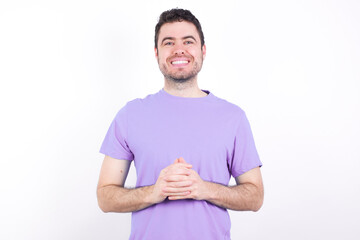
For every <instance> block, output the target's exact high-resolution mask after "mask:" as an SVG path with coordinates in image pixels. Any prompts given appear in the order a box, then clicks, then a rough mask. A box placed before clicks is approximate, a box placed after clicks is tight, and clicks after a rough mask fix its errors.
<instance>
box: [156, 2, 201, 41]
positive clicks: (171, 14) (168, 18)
mask: <svg viewBox="0 0 360 240" xmlns="http://www.w3.org/2000/svg"><path fill="white" fill-rule="evenodd" d="M176 21H178V22H181V21H187V22H190V23H192V24H194V25H195V27H196V30H197V31H198V33H199V36H200V40H201V47H202V46H204V44H205V39H204V33H203V32H202V29H201V25H200V22H199V20H198V19H197V18H196V17H195V16H194V15H193V14H192V13H191V12H190V11H189V10H186V9H180V8H173V9H170V10H167V11H165V12H163V13H162V14H161V15H160V17H159V22H158V23H157V24H156V26H155V48H157V47H158V40H159V32H160V28H161V26H162V25H164V24H165V23H172V22H176Z"/></svg>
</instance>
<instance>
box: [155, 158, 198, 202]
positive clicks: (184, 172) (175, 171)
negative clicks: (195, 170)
mask: <svg viewBox="0 0 360 240" xmlns="http://www.w3.org/2000/svg"><path fill="white" fill-rule="evenodd" d="M191 168H192V165H191V164H188V163H186V162H185V160H184V159H183V158H180V159H179V158H178V159H176V160H175V162H174V163H173V164H171V165H169V166H167V167H166V168H164V169H162V170H161V172H160V174H159V177H158V179H157V181H156V183H155V185H153V186H152V190H151V199H152V200H151V202H153V203H159V202H162V201H164V200H165V199H166V197H168V195H167V193H166V191H165V190H166V189H171V188H173V187H182V186H184V184H185V183H183V182H182V180H184V179H185V177H186V176H188V175H190V169H191ZM168 179H177V182H176V183H174V182H173V181H168ZM186 194H189V192H181V191H177V192H176V193H173V194H172V195H173V196H176V195H186Z"/></svg>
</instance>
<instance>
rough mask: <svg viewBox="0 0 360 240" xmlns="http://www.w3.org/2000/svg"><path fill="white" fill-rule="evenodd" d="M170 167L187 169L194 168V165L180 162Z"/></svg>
mask: <svg viewBox="0 0 360 240" xmlns="http://www.w3.org/2000/svg"><path fill="white" fill-rule="evenodd" d="M170 166H173V167H185V168H189V169H190V168H192V165H191V164H189V163H187V162H178V163H175V164H172V165H170Z"/></svg>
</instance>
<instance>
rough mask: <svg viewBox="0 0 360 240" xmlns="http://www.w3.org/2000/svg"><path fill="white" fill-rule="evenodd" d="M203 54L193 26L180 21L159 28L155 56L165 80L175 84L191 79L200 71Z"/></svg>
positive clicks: (204, 51) (198, 37) (203, 48)
mask: <svg viewBox="0 0 360 240" xmlns="http://www.w3.org/2000/svg"><path fill="white" fill-rule="evenodd" d="M205 53H206V48H205V45H204V46H203V47H202V48H201V40H200V36H199V34H198V32H197V30H196V27H195V25H194V24H192V23H190V22H186V21H182V22H173V23H165V24H164V25H162V26H161V28H160V32H159V38H158V48H157V49H156V48H155V56H156V57H157V60H158V63H159V68H160V71H161V72H162V74H163V75H164V77H165V78H167V79H169V80H173V81H175V82H186V81H188V80H190V79H193V78H194V77H196V76H197V74H198V73H199V72H200V70H201V67H202V63H203V59H204V57H205Z"/></svg>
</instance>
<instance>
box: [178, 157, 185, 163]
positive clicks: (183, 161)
mask: <svg viewBox="0 0 360 240" xmlns="http://www.w3.org/2000/svg"><path fill="white" fill-rule="evenodd" d="M178 162H179V163H186V161H185V159H184V158H183V157H179V158H178Z"/></svg>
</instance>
